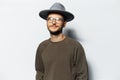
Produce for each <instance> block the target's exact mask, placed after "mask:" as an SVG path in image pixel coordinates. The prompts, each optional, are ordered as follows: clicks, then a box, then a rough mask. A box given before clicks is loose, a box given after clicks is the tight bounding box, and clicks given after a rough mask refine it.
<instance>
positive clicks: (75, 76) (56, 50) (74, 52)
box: [35, 37, 88, 80]
mask: <svg viewBox="0 0 120 80" xmlns="http://www.w3.org/2000/svg"><path fill="white" fill-rule="evenodd" d="M35 68H36V80H88V67H87V61H86V56H85V53H84V50H83V47H82V46H81V44H80V43H79V42H77V41H75V40H73V39H71V38H69V37H66V38H65V39H64V40H63V41H60V42H51V41H50V39H48V40H45V41H43V42H42V43H41V44H40V45H39V46H38V49H37V52H36V60H35Z"/></svg>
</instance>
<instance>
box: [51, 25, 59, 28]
mask: <svg viewBox="0 0 120 80" xmlns="http://www.w3.org/2000/svg"><path fill="white" fill-rule="evenodd" d="M57 27H58V26H54V25H53V26H50V28H57Z"/></svg>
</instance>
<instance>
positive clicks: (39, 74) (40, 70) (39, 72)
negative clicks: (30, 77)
mask: <svg viewBox="0 0 120 80" xmlns="http://www.w3.org/2000/svg"><path fill="white" fill-rule="evenodd" d="M41 53H42V48H41V47H40V46H39V47H38V49H37V51H36V57H35V69H36V80H43V76H44V65H43V61H42V57H41Z"/></svg>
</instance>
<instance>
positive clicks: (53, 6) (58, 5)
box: [50, 2, 65, 11]
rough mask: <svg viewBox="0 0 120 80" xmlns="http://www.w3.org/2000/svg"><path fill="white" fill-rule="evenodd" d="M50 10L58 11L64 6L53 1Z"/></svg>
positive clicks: (63, 9) (62, 9)
mask: <svg viewBox="0 0 120 80" xmlns="http://www.w3.org/2000/svg"><path fill="white" fill-rule="evenodd" d="M50 10H60V11H65V7H64V6H63V5H62V4H61V3H58V2H57V3H54V4H53V5H52V6H51V7H50Z"/></svg>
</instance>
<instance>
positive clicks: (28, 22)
mask: <svg viewBox="0 0 120 80" xmlns="http://www.w3.org/2000/svg"><path fill="white" fill-rule="evenodd" d="M56 1H57V2H61V3H62V4H64V5H65V7H66V9H67V10H68V11H70V12H72V13H73V14H74V15H75V19H74V20H73V21H71V22H69V23H68V24H67V26H66V28H65V30H70V31H71V32H72V33H71V34H72V35H73V36H74V37H76V38H77V40H79V41H80V42H81V43H82V45H83V47H84V49H85V52H86V57H87V61H88V64H89V74H90V80H120V69H119V68H120V62H119V61H120V58H119V57H120V42H119V41H120V36H119V34H120V1H119V0H0V80H35V68H34V63H35V53H36V49H37V47H38V45H39V43H40V42H42V41H43V40H45V39H48V38H49V32H48V31H47V28H46V22H45V21H44V20H43V19H41V18H40V17H39V15H38V13H39V11H40V10H43V9H48V8H49V7H50V6H51V5H52V4H53V3H54V2H56ZM73 33H74V34H73Z"/></svg>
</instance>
